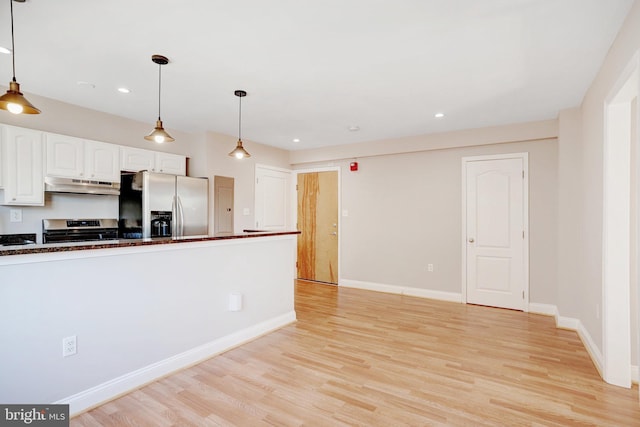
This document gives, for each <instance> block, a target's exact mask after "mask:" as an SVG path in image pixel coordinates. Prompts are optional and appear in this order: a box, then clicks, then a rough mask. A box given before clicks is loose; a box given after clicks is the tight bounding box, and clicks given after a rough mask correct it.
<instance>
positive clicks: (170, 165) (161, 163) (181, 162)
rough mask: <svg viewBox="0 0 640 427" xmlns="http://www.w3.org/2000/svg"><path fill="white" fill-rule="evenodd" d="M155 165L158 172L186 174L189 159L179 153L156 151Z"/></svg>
mask: <svg viewBox="0 0 640 427" xmlns="http://www.w3.org/2000/svg"><path fill="white" fill-rule="evenodd" d="M155 167H156V172H161V173H172V174H174V175H186V174H187V159H186V158H185V157H184V156H180V155H178V154H169V153H160V152H156V155H155Z"/></svg>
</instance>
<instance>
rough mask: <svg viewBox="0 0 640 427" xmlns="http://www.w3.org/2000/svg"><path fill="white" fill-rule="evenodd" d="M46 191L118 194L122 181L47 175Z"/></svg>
mask: <svg viewBox="0 0 640 427" xmlns="http://www.w3.org/2000/svg"><path fill="white" fill-rule="evenodd" d="M44 191H48V192H50V193H74V194H103V195H108V196H118V195H119V194H120V182H111V181H96V180H91V179H77V178H60V177H55V176H47V177H45V179H44Z"/></svg>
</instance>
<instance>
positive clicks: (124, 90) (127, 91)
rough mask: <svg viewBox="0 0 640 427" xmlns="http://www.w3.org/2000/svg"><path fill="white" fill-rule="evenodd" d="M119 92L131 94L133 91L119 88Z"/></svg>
mask: <svg viewBox="0 0 640 427" xmlns="http://www.w3.org/2000/svg"><path fill="white" fill-rule="evenodd" d="M118 92H120V93H129V92H131V91H130V90H129V89H127V88H126V87H119V88H118Z"/></svg>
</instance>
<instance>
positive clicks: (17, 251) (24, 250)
mask: <svg viewBox="0 0 640 427" xmlns="http://www.w3.org/2000/svg"><path fill="white" fill-rule="evenodd" d="M295 234H300V231H260V232H253V231H252V232H249V233H247V234H231V235H229V236H201V237H184V238H178V239H173V238H168V239H167V238H154V239H119V240H117V241H114V240H110V241H105V242H90V243H80V244H73V245H69V244H65V243H59V244H56V243H51V244H46V245H25V246H13V247H12V248H13V249H2V248H1V247H0V256H5V255H26V254H43V253H52V252H71V251H83V250H93V249H109V248H127V247H135V246H150V245H169V244H175V243H193V242H207V241H215V240H234V239H247V238H260V237H270V236H286V235H295ZM109 242H111V243H109Z"/></svg>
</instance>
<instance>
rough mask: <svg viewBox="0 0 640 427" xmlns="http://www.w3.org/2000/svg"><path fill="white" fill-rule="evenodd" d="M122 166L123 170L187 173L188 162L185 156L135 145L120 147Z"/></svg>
mask: <svg viewBox="0 0 640 427" xmlns="http://www.w3.org/2000/svg"><path fill="white" fill-rule="evenodd" d="M120 166H121V168H122V170H126V171H130V172H138V171H141V170H148V171H151V172H160V173H170V174H174V175H186V168H187V162H186V158H185V157H184V156H181V155H178V154H170V153H162V152H159V151H151V150H143V149H140V148H133V147H125V146H122V147H120Z"/></svg>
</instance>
